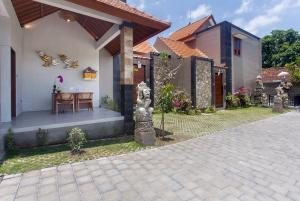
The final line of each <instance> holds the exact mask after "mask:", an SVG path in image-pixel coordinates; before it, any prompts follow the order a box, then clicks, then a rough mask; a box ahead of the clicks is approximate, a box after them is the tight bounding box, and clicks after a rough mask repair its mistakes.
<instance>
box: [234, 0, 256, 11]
mask: <svg viewBox="0 0 300 201" xmlns="http://www.w3.org/2000/svg"><path fill="white" fill-rule="evenodd" d="M252 4H253V0H243V2H242V4H241V6H240V7H239V8H238V9H237V10H236V11H235V14H242V13H247V12H249V11H251V9H252Z"/></svg>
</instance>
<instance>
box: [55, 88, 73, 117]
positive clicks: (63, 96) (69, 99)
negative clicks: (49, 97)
mask: <svg viewBox="0 0 300 201" xmlns="http://www.w3.org/2000/svg"><path fill="white" fill-rule="evenodd" d="M55 105H56V114H58V107H59V106H60V105H71V106H72V110H73V112H75V97H74V94H72V93H58V94H56V99H55Z"/></svg>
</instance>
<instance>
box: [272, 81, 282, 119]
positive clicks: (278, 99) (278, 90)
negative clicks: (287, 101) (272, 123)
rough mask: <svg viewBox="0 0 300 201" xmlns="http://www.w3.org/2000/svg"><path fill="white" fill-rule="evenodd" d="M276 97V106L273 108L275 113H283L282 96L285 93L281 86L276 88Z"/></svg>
mask: <svg viewBox="0 0 300 201" xmlns="http://www.w3.org/2000/svg"><path fill="white" fill-rule="evenodd" d="M275 90H276V93H277V94H276V96H275V97H274V105H273V108H272V111H273V112H278V113H283V101H282V94H283V93H284V91H283V89H282V87H281V85H279V86H278V87H276V88H275Z"/></svg>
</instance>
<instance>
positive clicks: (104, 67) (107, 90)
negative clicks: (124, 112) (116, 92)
mask: <svg viewBox="0 0 300 201" xmlns="http://www.w3.org/2000/svg"><path fill="white" fill-rule="evenodd" d="M99 87H100V98H101V97H104V96H109V97H110V98H113V56H111V54H110V53H109V52H108V51H107V50H106V49H102V50H100V69H99Z"/></svg>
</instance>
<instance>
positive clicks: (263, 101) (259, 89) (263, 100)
mask: <svg viewBox="0 0 300 201" xmlns="http://www.w3.org/2000/svg"><path fill="white" fill-rule="evenodd" d="M264 89H265V88H264V84H263V81H262V77H261V76H260V75H258V76H257V77H256V87H255V90H254V91H255V94H254V101H255V104H256V105H262V106H263V107H268V96H267V95H266V94H265V93H264Z"/></svg>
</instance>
